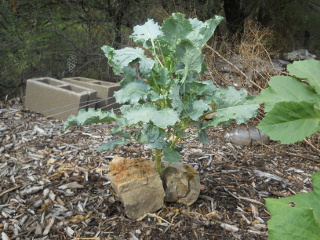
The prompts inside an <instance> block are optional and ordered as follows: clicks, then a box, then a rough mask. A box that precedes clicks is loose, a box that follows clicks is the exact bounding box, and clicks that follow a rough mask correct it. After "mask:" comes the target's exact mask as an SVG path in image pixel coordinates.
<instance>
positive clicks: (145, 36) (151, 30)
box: [131, 19, 162, 48]
mask: <svg viewBox="0 0 320 240" xmlns="http://www.w3.org/2000/svg"><path fill="white" fill-rule="evenodd" d="M161 34H162V31H161V28H160V26H159V25H158V23H155V22H154V20H153V19H148V21H147V22H146V23H145V24H143V25H137V26H135V27H134V28H133V33H132V35H131V37H132V39H133V40H134V41H135V42H138V43H141V44H143V47H145V48H148V45H147V44H146V42H147V41H148V40H151V41H155V39H157V38H158V36H159V35H161Z"/></svg>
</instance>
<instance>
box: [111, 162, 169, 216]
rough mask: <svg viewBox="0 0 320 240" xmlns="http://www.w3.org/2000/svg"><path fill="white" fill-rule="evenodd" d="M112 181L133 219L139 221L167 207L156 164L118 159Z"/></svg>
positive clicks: (114, 165) (113, 166) (126, 210)
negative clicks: (146, 214)
mask: <svg viewBox="0 0 320 240" xmlns="http://www.w3.org/2000/svg"><path fill="white" fill-rule="evenodd" d="M109 179H110V181H111V185H112V187H113V188H114V189H115V191H116V193H117V195H118V197H119V198H120V201H121V202H122V203H123V205H124V207H125V212H126V215H127V216H128V217H129V218H131V219H137V218H139V217H142V216H143V215H144V214H145V213H149V212H154V211H157V210H159V209H160V208H162V207H163V203H164V195H165V193H164V189H163V185H162V181H161V178H160V176H159V173H158V172H157V171H156V169H155V168H154V163H153V162H152V161H149V160H146V159H140V158H135V159H128V158H120V157H115V158H114V159H113V161H112V162H111V163H110V173H109Z"/></svg>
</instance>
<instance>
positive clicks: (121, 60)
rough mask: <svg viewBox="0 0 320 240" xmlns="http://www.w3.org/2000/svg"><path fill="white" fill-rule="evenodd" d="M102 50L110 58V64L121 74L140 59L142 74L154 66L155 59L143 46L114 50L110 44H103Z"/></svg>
mask: <svg viewBox="0 0 320 240" xmlns="http://www.w3.org/2000/svg"><path fill="white" fill-rule="evenodd" d="M102 50H103V51H104V52H105V55H106V57H107V58H108V59H109V65H110V66H111V67H112V69H113V70H114V72H115V73H116V74H121V73H123V72H125V71H128V69H127V68H128V67H130V64H131V63H133V62H135V61H136V60H138V61H139V69H140V71H141V73H142V74H146V73H149V72H150V71H151V69H152V68H153V66H154V61H153V60H152V59H151V58H148V57H146V56H145V54H144V50H143V49H142V48H131V47H126V48H123V49H119V50H114V49H113V48H111V47H109V46H103V47H102Z"/></svg>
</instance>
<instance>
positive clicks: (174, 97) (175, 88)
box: [168, 83, 183, 113]
mask: <svg viewBox="0 0 320 240" xmlns="http://www.w3.org/2000/svg"><path fill="white" fill-rule="evenodd" d="M168 97H169V98H170V99H171V105H172V108H173V109H175V110H176V111H177V112H178V113H180V112H181V111H182V109H183V104H182V100H181V96H180V86H179V85H178V84H176V83H175V84H173V85H172V86H171V88H170V91H169V96H168Z"/></svg>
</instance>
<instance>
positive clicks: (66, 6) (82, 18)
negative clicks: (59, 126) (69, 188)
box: [0, 0, 320, 100]
mask: <svg viewBox="0 0 320 240" xmlns="http://www.w3.org/2000/svg"><path fill="white" fill-rule="evenodd" d="M172 12H182V13H185V14H186V15H187V17H197V18H198V19H200V20H206V19H208V18H211V17H213V16H214V15H216V14H217V15H221V16H224V17H225V21H224V22H223V23H221V24H220V25H219V27H218V29H217V31H216V32H217V34H216V36H215V39H214V40H216V41H215V44H213V43H214V42H213V41H211V43H212V47H213V48H214V49H223V48H221V46H226V47H227V49H229V50H232V51H233V50H234V49H236V48H237V47H238V46H236V45H235V44H234V41H233V40H235V39H236V42H237V43H240V42H241V38H242V36H243V34H244V33H245V31H246V24H247V22H248V20H253V21H254V22H256V23H257V24H261V25H262V26H263V27H265V28H267V29H268V34H265V35H264V39H263V44H265V45H266V46H268V51H277V52H286V51H290V50H294V49H299V48H307V49H308V50H309V52H312V53H313V54H317V55H320V44H319V42H320V30H319V29H320V3H318V1H317V0H271V1H270V0H257V1H250V0H215V1H212V0H175V1H174V0H169V1H163V0H152V1H151V0H134V1H132V0H130V1H129V0H117V1H114V0H113V1H111V0H87V1H76V0H32V1H30V0H1V2H0V62H1V70H0V100H6V99H10V98H11V97H14V96H17V95H20V96H23V94H24V86H25V82H26V80H27V79H29V78H34V77H44V76H48V77H54V78H57V79H61V78H63V77H68V76H82V77H90V78H95V79H100V80H108V81H118V79H116V78H115V77H114V76H113V75H112V72H111V70H110V69H109V68H108V65H107V63H106V58H105V56H104V54H103V52H102V51H101V46H103V45H109V46H113V47H114V48H117V49H118V48H121V47H124V46H127V45H132V44H133V43H132V42H131V41H130V40H129V39H128V36H129V35H130V34H131V29H132V27H133V26H135V25H137V24H142V23H144V22H145V21H146V20H147V18H153V19H154V20H155V21H158V22H160V23H161V22H162V20H163V19H165V18H167V17H168V16H170V15H171V13H172ZM246 36H248V35H247V34H246ZM252 40H253V41H255V40H256V38H252ZM217 45H218V48H217ZM219 46H220V48H219ZM233 48H234V49H233Z"/></svg>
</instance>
